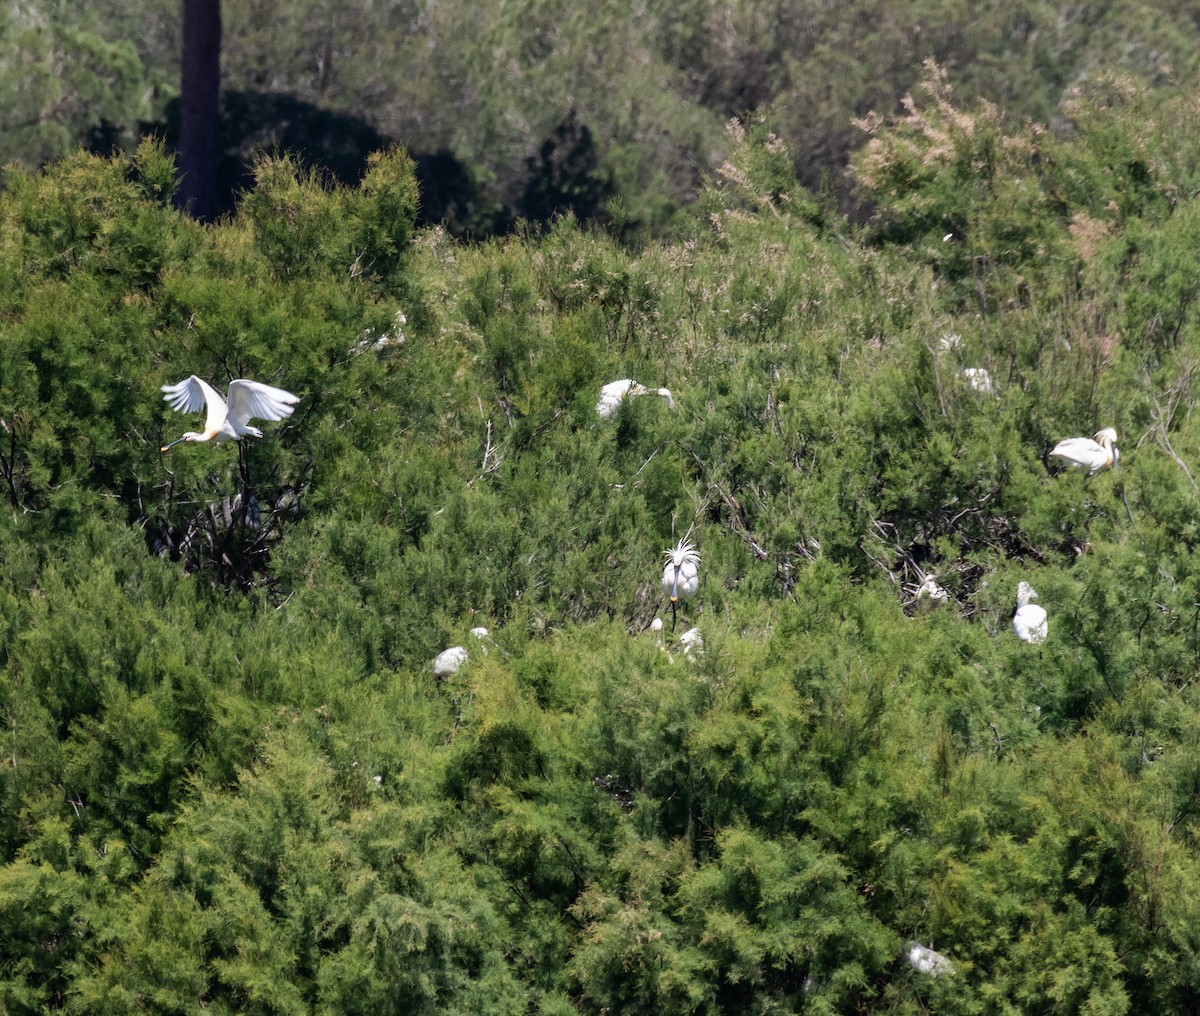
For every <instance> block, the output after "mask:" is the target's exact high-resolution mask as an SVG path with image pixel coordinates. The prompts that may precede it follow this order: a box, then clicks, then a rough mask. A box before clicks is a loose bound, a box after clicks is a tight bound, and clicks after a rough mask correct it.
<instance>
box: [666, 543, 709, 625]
mask: <svg viewBox="0 0 1200 1016" xmlns="http://www.w3.org/2000/svg"><path fill="white" fill-rule="evenodd" d="M663 553H664V554H665V555H666V558H667V565H666V567H665V568H663V573H662V588H663V593H664V594H665V595H666V596H668V597H670V600H671V630H672V631H674V629H675V604H676V602H677V601H678V600H680V599H684V600H690V599H691V598H692V597H693V596H695V595H696V593H697V592H698V591H699V589H700V553H699V552H698V551H697V550H696V549H695V548H694V547H693V546H692V545H691V544H690V543H689V542H688V539H687V537H686V536H685V537H684V538H683V539H682V540H680V541H679V542H678V543H677V544H675V546H674V547H672V548H671V549H670V550H664V551H663Z"/></svg>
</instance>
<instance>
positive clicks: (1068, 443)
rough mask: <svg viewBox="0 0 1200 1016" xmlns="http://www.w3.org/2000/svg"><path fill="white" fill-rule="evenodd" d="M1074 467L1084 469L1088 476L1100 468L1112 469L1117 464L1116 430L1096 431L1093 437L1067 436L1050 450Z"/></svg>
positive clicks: (1052, 453)
mask: <svg viewBox="0 0 1200 1016" xmlns="http://www.w3.org/2000/svg"><path fill="white" fill-rule="evenodd" d="M1050 454H1051V455H1053V456H1054V457H1055V458H1059V459H1062V460H1063V462H1065V463H1066V464H1067V465H1068V466H1070V467H1071V468H1074V469H1086V470H1087V471H1088V476H1095V475H1096V474H1097V473H1098V472H1100V470H1102V469H1112V468H1114V467H1115V466H1116V464H1117V459H1118V457H1119V455H1118V452H1117V432H1116V431H1115V430H1113V429H1112V427H1105V428H1104V429H1103V430H1098V431H1096V436H1095V437H1069V438H1067V439H1065V440H1063V441H1059V442H1058V444H1056V445H1055V446H1054V448H1053V449H1052V450H1051V452H1050Z"/></svg>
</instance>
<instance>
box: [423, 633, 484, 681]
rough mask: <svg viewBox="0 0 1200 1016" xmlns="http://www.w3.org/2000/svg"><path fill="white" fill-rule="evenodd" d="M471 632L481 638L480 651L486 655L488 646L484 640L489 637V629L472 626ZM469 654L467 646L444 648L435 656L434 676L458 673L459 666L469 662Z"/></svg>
mask: <svg viewBox="0 0 1200 1016" xmlns="http://www.w3.org/2000/svg"><path fill="white" fill-rule="evenodd" d="M471 634H472V635H473V636H474V637H475V638H476V639H478V640H479V642H480V647H479V648H480V652H482V653H484V654H485V655H486V654H487V646H485V645H483V642H484V640H485V639H486V638H487V637H488V630H487V629H486V628H472V629H471ZM469 655H470V654H469V653H468V652H467V647H466V646H451V647H450V648H449V649H443V650H442V651H441V652H440V653H438V654H437V656H435V657H434V658H433V676H434V677H437V678H442V677H449V676H450V675H451V674H456V673H458V668H459V667H461V666H462V665H463V664H464V663H466V662H467V659H468V657H469Z"/></svg>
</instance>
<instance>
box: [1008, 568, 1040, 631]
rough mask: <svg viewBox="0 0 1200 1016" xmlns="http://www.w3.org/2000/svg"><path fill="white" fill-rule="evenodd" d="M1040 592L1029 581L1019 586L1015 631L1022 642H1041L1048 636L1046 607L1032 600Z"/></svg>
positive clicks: (1014, 623) (1014, 620) (1014, 618)
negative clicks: (1031, 601)
mask: <svg viewBox="0 0 1200 1016" xmlns="http://www.w3.org/2000/svg"><path fill="white" fill-rule="evenodd" d="M1037 598H1038V594H1037V593H1036V592H1035V591H1034V588H1033V586H1031V585H1030V584H1029V583H1028V582H1022V583H1021V584H1020V585H1019V586H1017V612H1016V613H1015V614H1013V620H1012V623H1013V631H1015V632H1016V633H1017V638H1019V639H1020V640H1021V641H1022V642H1041V641H1042V640H1043V639H1044V638H1045V637H1046V627H1047V626H1046V609H1045V608H1044V607H1039V606H1038V605H1037V604H1036V603H1030V602H1029V601H1030V600H1036V599H1037Z"/></svg>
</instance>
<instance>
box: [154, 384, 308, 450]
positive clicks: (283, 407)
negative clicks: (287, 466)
mask: <svg viewBox="0 0 1200 1016" xmlns="http://www.w3.org/2000/svg"><path fill="white" fill-rule="evenodd" d="M162 390H163V391H164V392H166V394H165V395H164V396H163V401H164V402H168V403H170V405H171V408H172V409H177V410H179V411H180V412H182V413H196V412H199V411H200V407H201V406H203V405H204V404H205V403H208V416H207V418H206V419H205V421H204V430H203V431H201V432H200V433H199V434H197V433H196V432H195V431H192V430H189V431H188V432H187V433H185V434H184V435H183V437H181V438H178V439H177V440H175V441H172V442H171V443H170V444H167V445H163V446H162V448H161V449H159V450H160V451H164V452H165V451H168V450H169V449H171V448H174V447H175V446H176V445H177V444H179V442H180V441H215V442H217V443H218V444H220V443H222V442H223V441H240V440H241V439H242V438H243V437H245V436H246V435H247V434H249V435H251V436H252V437H262V431H261V430H259V429H258V428H257V427H251V426H250V421H251V420H254V419H259V420H286V419H287V418H288V417H289V416H291V415H292V411H293V410H294V409H295V408H296V403H297V402H299V401H300V396H299V395H293V394H292V393H291V392H285V391H284V390H283V389H282V388H275V387H273V386H271V385H265V384H263V383H262V382H261V381H244V380H242V381H230V382H229V402H228V403H226V401H225V400H224V399H223V398H221V395H220V393H219V392H218V391H217V390H216V389H215V388H213V386H212V385H210V384H209V383H208V382H207V381H201V380H200V378H198V377H196V375H195V374H193V375H192V376H191V377H189V378H184V379H183V380H182V381H180V382H179V384H175V385H163V386H162Z"/></svg>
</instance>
